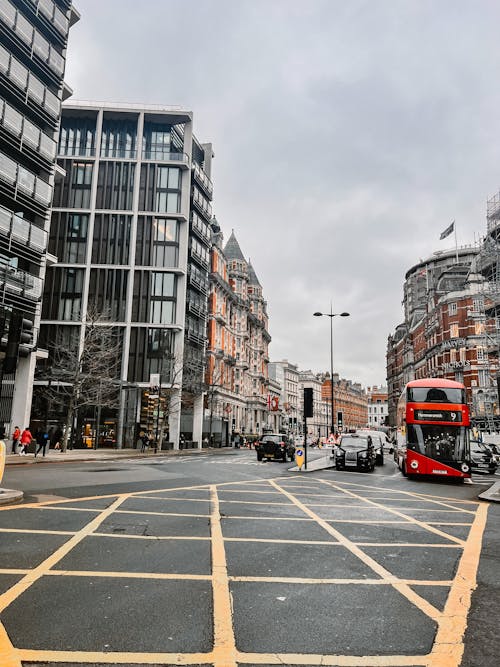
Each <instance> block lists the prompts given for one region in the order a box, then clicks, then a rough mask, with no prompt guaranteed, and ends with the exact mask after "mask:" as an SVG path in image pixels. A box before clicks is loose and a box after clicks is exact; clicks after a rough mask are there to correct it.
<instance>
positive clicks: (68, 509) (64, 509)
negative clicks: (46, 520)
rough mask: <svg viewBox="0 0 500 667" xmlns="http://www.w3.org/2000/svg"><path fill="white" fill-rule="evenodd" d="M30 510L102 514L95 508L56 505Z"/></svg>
mask: <svg viewBox="0 0 500 667" xmlns="http://www.w3.org/2000/svg"><path fill="white" fill-rule="evenodd" d="M24 508H25V506H24V505H20V509H24ZM28 509H38V510H45V511H47V510H55V511H56V512H94V513H95V514H99V512H102V508H101V509H96V508H95V507H55V506H54V505H50V506H47V505H40V506H39V507H36V508H33V507H28Z"/></svg>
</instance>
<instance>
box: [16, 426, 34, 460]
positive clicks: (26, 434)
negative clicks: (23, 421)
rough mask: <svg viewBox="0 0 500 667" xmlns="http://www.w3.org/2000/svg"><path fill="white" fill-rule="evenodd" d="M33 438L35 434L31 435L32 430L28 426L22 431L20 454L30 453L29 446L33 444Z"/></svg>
mask: <svg viewBox="0 0 500 667" xmlns="http://www.w3.org/2000/svg"><path fill="white" fill-rule="evenodd" d="M32 440H33V436H32V435H31V431H30V430H29V428H28V426H27V427H26V428H25V429H24V431H23V432H22V433H21V451H20V452H19V456H26V454H27V453H28V446H29V445H30V444H31V441H32Z"/></svg>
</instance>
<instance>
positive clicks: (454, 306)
mask: <svg viewBox="0 0 500 667" xmlns="http://www.w3.org/2000/svg"><path fill="white" fill-rule="evenodd" d="M456 314H457V304H456V303H455V302H453V303H449V304H448V315H456Z"/></svg>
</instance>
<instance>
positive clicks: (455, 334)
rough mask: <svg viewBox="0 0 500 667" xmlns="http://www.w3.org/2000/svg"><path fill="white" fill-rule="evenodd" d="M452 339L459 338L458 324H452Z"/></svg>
mask: <svg viewBox="0 0 500 667" xmlns="http://www.w3.org/2000/svg"><path fill="white" fill-rule="evenodd" d="M450 338H458V324H450Z"/></svg>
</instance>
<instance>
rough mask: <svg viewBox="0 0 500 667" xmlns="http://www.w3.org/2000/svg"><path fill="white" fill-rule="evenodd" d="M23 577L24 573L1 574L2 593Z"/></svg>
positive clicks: (0, 590)
mask: <svg viewBox="0 0 500 667" xmlns="http://www.w3.org/2000/svg"><path fill="white" fill-rule="evenodd" d="M22 577H23V575H22V574H0V595H1V594H2V593H5V591H7V590H9V588H10V587H11V586H13V585H14V584H15V583H16V582H18V581H19V579H21V578H22Z"/></svg>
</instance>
